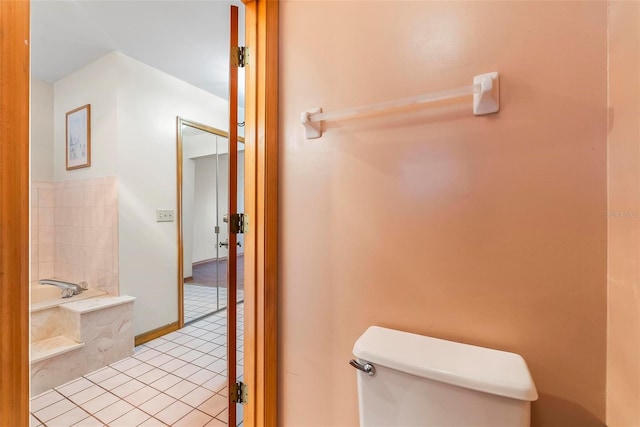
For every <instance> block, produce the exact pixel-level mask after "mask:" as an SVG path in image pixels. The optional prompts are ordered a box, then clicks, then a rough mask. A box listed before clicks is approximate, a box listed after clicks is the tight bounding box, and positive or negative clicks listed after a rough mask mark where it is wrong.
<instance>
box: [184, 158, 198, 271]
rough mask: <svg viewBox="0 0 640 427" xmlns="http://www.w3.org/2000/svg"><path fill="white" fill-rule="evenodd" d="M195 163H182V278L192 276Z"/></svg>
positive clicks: (188, 160) (192, 161) (191, 161)
mask: <svg viewBox="0 0 640 427" xmlns="http://www.w3.org/2000/svg"><path fill="white" fill-rule="evenodd" d="M183 147H184V146H183ZM195 179H196V162H195V160H193V159H187V158H184V157H183V161H182V251H183V253H182V264H183V267H182V277H184V278H187V277H191V276H193V204H194V194H195V191H194V189H195Z"/></svg>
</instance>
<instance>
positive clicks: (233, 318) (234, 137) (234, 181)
mask: <svg viewBox="0 0 640 427" xmlns="http://www.w3.org/2000/svg"><path fill="white" fill-rule="evenodd" d="M230 15H231V26H230V27H231V31H230V37H229V41H230V43H229V52H230V55H229V59H230V60H229V216H228V219H229V221H228V223H227V226H228V227H229V254H228V257H227V260H228V261H227V262H228V265H227V272H228V276H227V277H228V279H227V280H228V284H227V286H228V291H227V364H228V365H227V373H228V377H227V382H228V384H227V385H228V389H227V390H229V392H228V393H227V394H228V398H227V405H228V408H229V421H228V422H229V424H228V425H229V426H230V427H231V426H237V424H238V420H237V418H238V411H237V406H236V405H237V404H238V403H237V401H238V400H237V397H236V396H238V394H240V395H241V394H242V393H241V392H240V393H238V392H237V390H238V378H237V377H238V376H237V356H236V355H237V353H236V350H237V342H236V339H237V322H238V311H237V301H238V299H237V286H238V283H237V279H238V277H237V271H238V269H237V263H238V246H237V243H238V234H239V233H241V232H242V231H241V230H240V229H239V227H238V225H239V223H240V224H241V223H242V220H241V219H240V218H242V217H241V216H239V214H241V212H238V68H239V67H240V66H242V64H241V63H240V61H239V57H240V55H239V54H238V7H237V6H231V14H230Z"/></svg>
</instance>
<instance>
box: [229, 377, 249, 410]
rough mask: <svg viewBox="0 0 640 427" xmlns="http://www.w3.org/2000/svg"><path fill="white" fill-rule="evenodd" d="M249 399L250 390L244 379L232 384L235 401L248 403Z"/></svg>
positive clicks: (232, 397) (232, 398)
mask: <svg viewBox="0 0 640 427" xmlns="http://www.w3.org/2000/svg"><path fill="white" fill-rule="evenodd" d="M248 400H249V391H248V390H247V385H246V384H245V383H243V382H242V381H238V382H237V383H235V384H233V385H232V386H231V401H232V402H234V403H240V404H241V405H246V404H247V401H248Z"/></svg>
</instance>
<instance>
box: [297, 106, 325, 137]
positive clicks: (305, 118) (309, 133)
mask: <svg viewBox="0 0 640 427" xmlns="http://www.w3.org/2000/svg"><path fill="white" fill-rule="evenodd" d="M316 113H322V108H319V107H315V108H311V109H310V110H308V111H305V112H303V113H302V114H301V115H300V121H301V122H302V124H303V125H304V136H305V137H306V138H307V139H317V138H320V137H321V136H322V128H321V126H322V124H321V123H322V122H312V121H311V119H310V116H311V115H312V114H316Z"/></svg>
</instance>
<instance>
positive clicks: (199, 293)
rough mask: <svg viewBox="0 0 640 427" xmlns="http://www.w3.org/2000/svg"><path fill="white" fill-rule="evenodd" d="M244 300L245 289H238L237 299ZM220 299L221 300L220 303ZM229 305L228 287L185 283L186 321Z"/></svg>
mask: <svg viewBox="0 0 640 427" xmlns="http://www.w3.org/2000/svg"><path fill="white" fill-rule="evenodd" d="M242 300H244V291H242V290H238V298H237V301H242ZM218 301H220V303H219V305H218ZM226 306H227V288H226V287H215V286H202V285H197V284H188V283H185V284H184V323H189V322H191V321H193V320H195V319H198V318H200V317H202V316H205V315H207V314H210V313H213V312H215V311H217V310H220V309H222V308H225V307H226Z"/></svg>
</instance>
